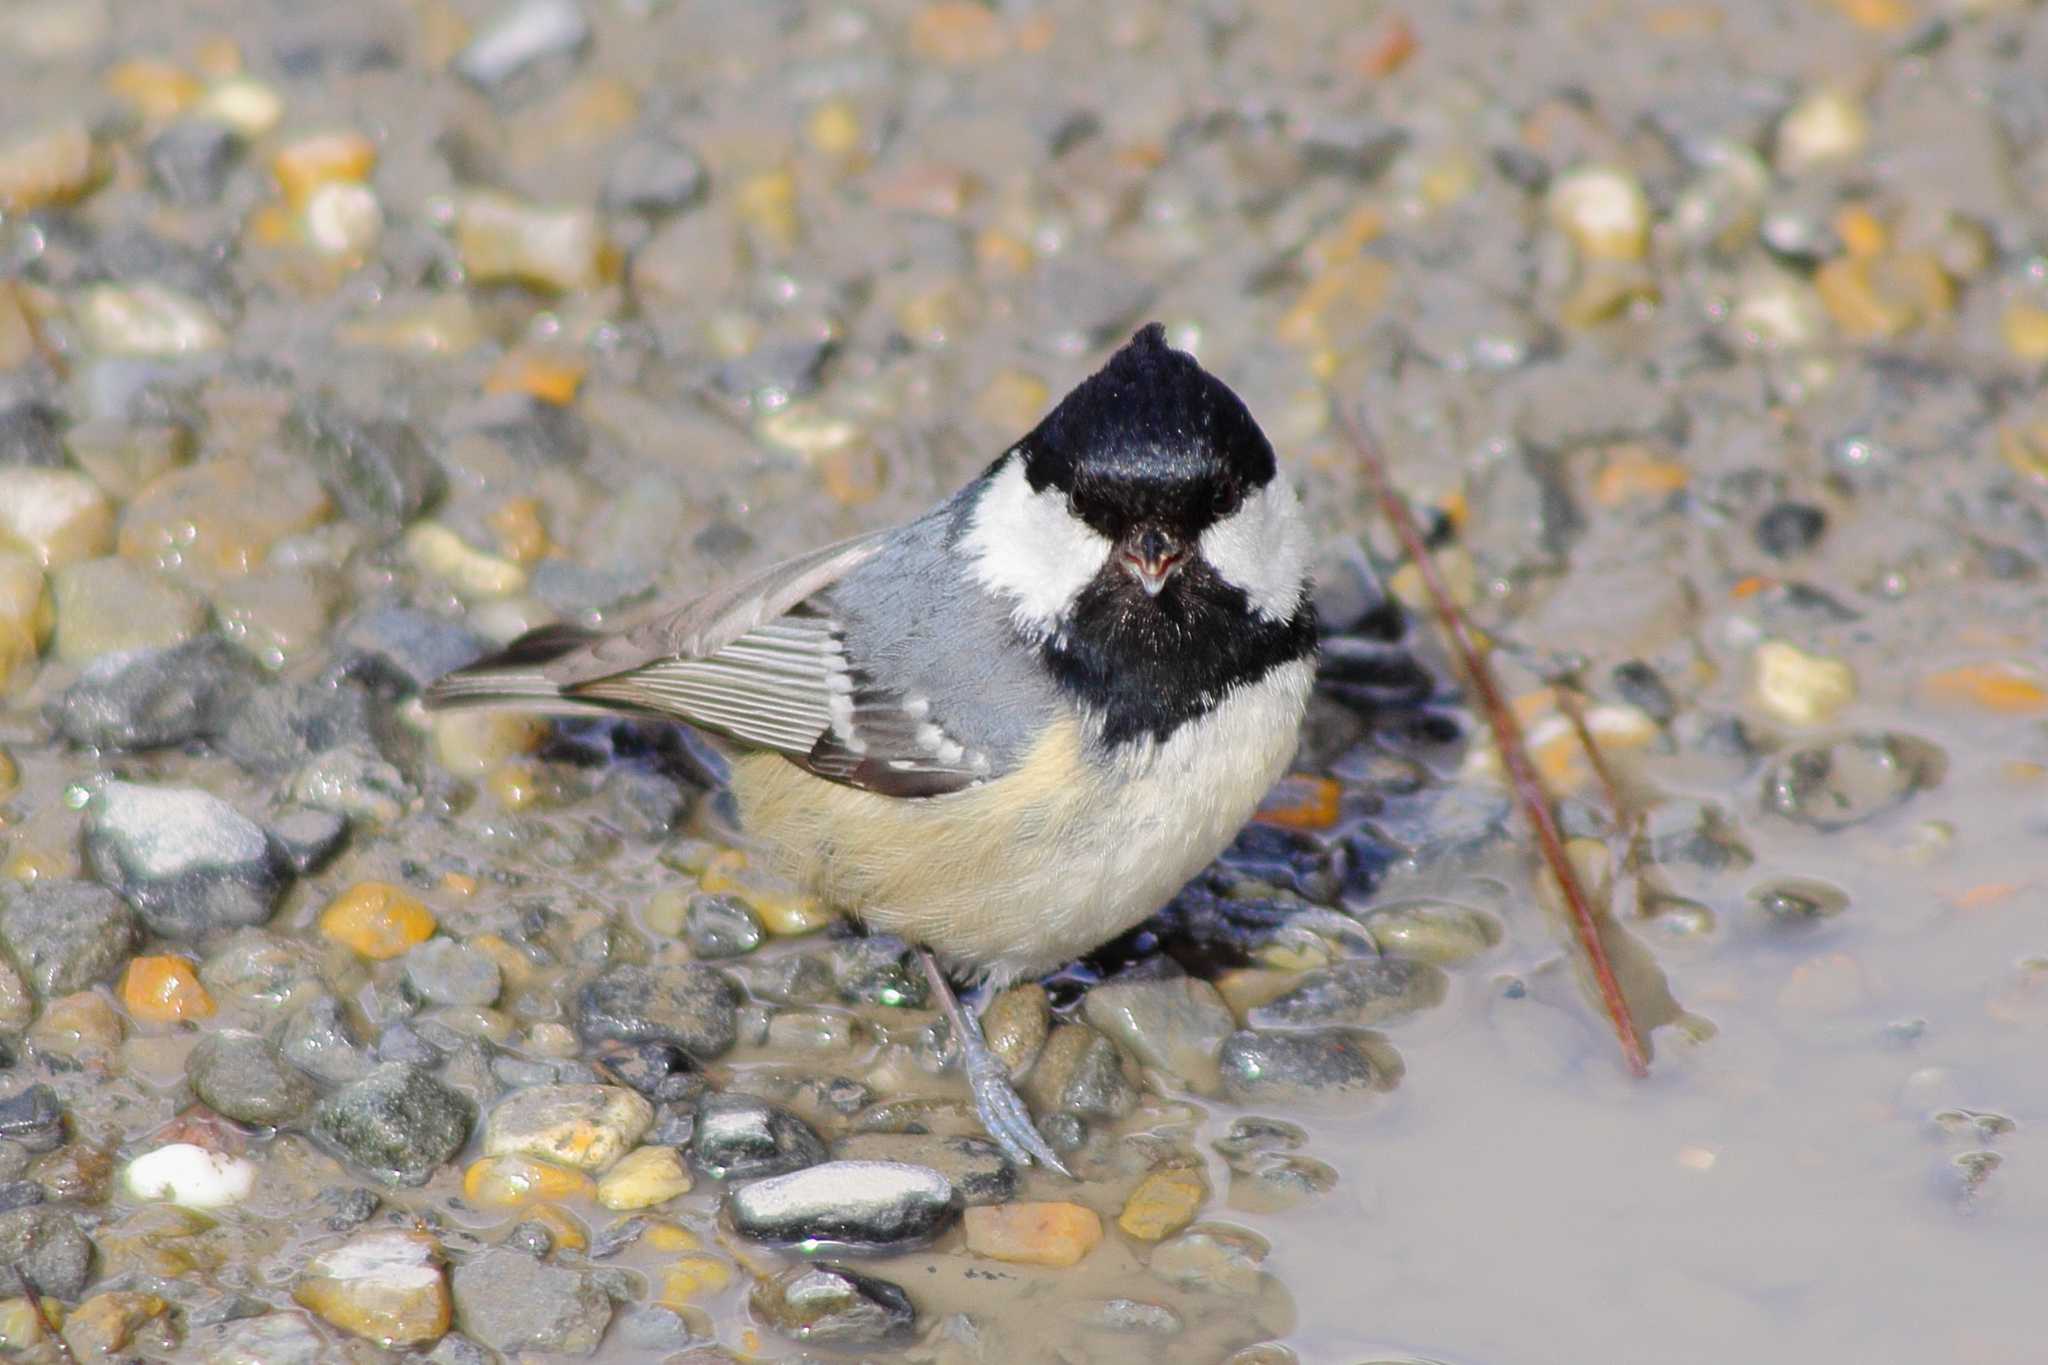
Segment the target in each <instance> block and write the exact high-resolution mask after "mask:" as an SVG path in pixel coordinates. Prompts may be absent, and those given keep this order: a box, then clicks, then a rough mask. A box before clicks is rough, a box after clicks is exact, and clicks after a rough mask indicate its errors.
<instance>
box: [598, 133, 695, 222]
mask: <svg viewBox="0 0 2048 1365" xmlns="http://www.w3.org/2000/svg"><path fill="white" fill-rule="evenodd" d="M705 182H706V176H705V174H704V161H703V158H701V157H699V156H698V155H697V153H696V152H694V151H692V150H691V149H690V148H688V147H686V146H684V145H683V144H682V143H680V142H677V141H675V140H674V139H672V138H667V137H662V136H660V135H658V134H656V135H649V136H642V137H636V138H633V139H632V140H631V141H629V142H627V143H626V145H625V146H624V147H622V148H620V150H619V154H618V155H617V156H616V157H614V158H613V159H612V164H611V169H610V170H608V171H607V172H606V173H605V178H604V206H605V207H606V208H608V209H610V210H611V211H612V212H614V213H645V214H662V213H680V212H681V211H682V210H684V209H687V208H690V207H691V206H692V205H694V204H696V203H697V201H698V200H700V199H702V198H703V197H704V189H705Z"/></svg>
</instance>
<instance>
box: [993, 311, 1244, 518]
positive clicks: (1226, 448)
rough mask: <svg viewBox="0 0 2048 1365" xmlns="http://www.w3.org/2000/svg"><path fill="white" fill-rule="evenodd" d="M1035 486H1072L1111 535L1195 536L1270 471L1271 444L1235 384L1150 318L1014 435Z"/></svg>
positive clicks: (1083, 507)
mask: <svg viewBox="0 0 2048 1365" xmlns="http://www.w3.org/2000/svg"><path fill="white" fill-rule="evenodd" d="M1017 449H1018V450H1019V451H1020V452H1021V453H1022V455H1023V458H1024V473H1025V477H1026V478H1027V479H1028V480H1029V481H1030V483H1031V487H1032V489H1033V490H1034V491H1043V490H1044V489H1045V488H1047V487H1048V486H1050V487H1054V488H1057V489H1059V490H1060V491H1062V492H1064V493H1066V494H1067V495H1068V496H1069V498H1070V499H1071V500H1072V505H1073V508H1074V511H1075V512H1076V513H1077V514H1078V515H1080V516H1081V517H1083V518H1084V519H1085V520H1087V521H1088V522H1089V524H1091V525H1093V526H1094V527H1095V528H1096V529H1097V530H1099V531H1101V532H1102V533H1103V534H1105V535H1109V536H1118V535H1121V534H1122V533H1123V532H1124V531H1125V530H1127V529H1128V528H1129V527H1131V526H1133V525H1136V524H1138V523H1140V522H1151V523H1156V524H1158V525H1161V526H1163V527H1165V528H1167V529H1170V530H1176V531H1179V532H1182V533H1183V534H1186V535H1189V536H1194V535H1198V534H1199V533H1200V532H1201V530H1202V529H1203V528H1205V527H1207V526H1208V525H1210V524H1211V523H1213V522H1214V521H1216V520H1217V519H1218V518H1219V517H1223V516H1227V515H1229V513H1231V512H1232V511H1234V510H1236V508H1237V506H1238V504H1239V503H1241V502H1243V501H1244V498H1245V496H1246V495H1247V494H1248V493H1251V492H1253V491H1255V490H1257V489H1258V488H1261V487H1263V486H1264V485H1265V484H1266V483H1268V482H1269V481H1270V480H1271V479H1272V478H1273V472H1274V468H1275V461H1274V458H1273V447H1272V445H1271V444H1269V443H1268V442H1267V440H1266V437H1265V434H1264V433H1263V432H1261V431H1260V430H1259V425H1258V423H1257V422H1255V421H1253V420H1252V415H1251V412H1250V411H1249V410H1248V409H1247V408H1246V407H1245V405H1244V401H1243V400H1242V399H1240V398H1239V397H1238V396H1237V395H1236V394H1235V393H1233V392H1231V390H1230V386H1229V385H1227V384H1225V383H1224V382H1223V381H1222V380H1220V379H1218V378H1217V377H1216V376H1214V375H1212V374H1210V373H1209V372H1208V371H1207V370H1205V369H1203V368H1202V367H1201V365H1200V364H1199V363H1198V362H1197V361H1196V360H1195V358H1194V357H1193V356H1191V355H1189V354H1188V353H1187V352H1185V351H1177V350H1175V349H1174V348H1173V347H1171V346H1169V345H1167V344H1166V329H1165V328H1164V327H1162V326H1161V325H1160V324H1159V323H1156V322H1154V323H1151V324H1149V325H1147V326H1146V327H1145V328H1143V329H1142V330H1141V331H1139V332H1138V334H1137V335H1136V336H1134V337H1132V338H1131V339H1130V341H1129V342H1128V343H1127V344H1126V345H1125V346H1124V347H1123V349H1122V350H1120V351H1118V352H1117V353H1116V354H1115V355H1113V356H1111V357H1110V358H1109V363H1107V364H1106V365H1104V366H1103V367H1102V368H1101V369H1099V370H1097V371H1096V372H1095V373H1094V374H1092V375H1090V376H1088V378H1086V379H1084V380H1082V381H1081V382H1080V383H1079V384H1078V385H1076V386H1075V388H1074V390H1073V392H1071V393H1069V394H1068V395H1067V396H1066V397H1065V398H1063V399H1061V400H1060V402H1059V405H1058V406H1057V407H1055V408H1054V409H1053V410H1052V411H1051V412H1050V413H1048V414H1046V417H1045V420H1044V421H1042V422H1040V423H1039V424H1038V426H1037V427H1036V428H1034V429H1033V430H1032V432H1031V434H1030V435H1028V436H1026V437H1025V438H1024V439H1023V440H1022V441H1020V442H1018V443H1017Z"/></svg>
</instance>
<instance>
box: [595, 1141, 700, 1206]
mask: <svg viewBox="0 0 2048 1365" xmlns="http://www.w3.org/2000/svg"><path fill="white" fill-rule="evenodd" d="M692 1183H693V1182H692V1181H691V1179H690V1172H689V1168H688V1167H686V1166H684V1165H683V1158H682V1156H681V1154H679V1153H678V1152H677V1151H676V1149H675V1148H673V1147H638V1148H635V1149H634V1150H632V1151H630V1152H628V1153H626V1154H625V1155H624V1156H622V1157H620V1158H619V1159H618V1161H617V1163H616V1164H614V1165H613V1166H612V1168H611V1169H610V1170H608V1171H606V1172H605V1173H604V1175H603V1177H602V1178H601V1179H599V1180H598V1182H597V1202H598V1203H600V1204H602V1205H604V1206H605V1207H606V1208H608V1209H613V1210H617V1211H619V1212H624V1211H625V1210H627V1209H645V1208H652V1207H653V1206H654V1205H656V1204H661V1203H666V1202H667V1201H668V1200H671V1199H674V1198H675V1197H676V1196H677V1195H682V1194H688V1193H689V1192H690V1186H691V1184H692Z"/></svg>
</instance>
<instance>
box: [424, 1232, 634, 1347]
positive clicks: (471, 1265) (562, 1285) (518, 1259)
mask: <svg viewBox="0 0 2048 1365" xmlns="http://www.w3.org/2000/svg"><path fill="white" fill-rule="evenodd" d="M450 1282H451V1286H452V1288H453V1290H454V1294H455V1320H456V1321H457V1322H458V1323H460V1324H461V1325H462V1330H463V1332H464V1333H466V1334H467V1335H469V1336H471V1337H474V1338H475V1339H476V1340H477V1341H479V1342H481V1343H482V1344H483V1345H485V1346H488V1347H490V1348H491V1349H492V1350H494V1351H502V1352H505V1353H507V1354H511V1353H514V1352H520V1351H558V1352H560V1353H561V1354H563V1355H589V1354H590V1353H592V1352H593V1351H595V1350H596V1349H597V1346H598V1343H599V1342H600V1341H602V1340H603V1339H604V1333H605V1329H606V1328H607V1327H609V1326H610V1325H611V1320H612V1301H611V1298H610V1297H609V1296H608V1295H606V1293H605V1292H604V1290H603V1289H601V1288H600V1287H599V1286H598V1283H597V1281H596V1279H595V1278H594V1277H592V1276H591V1275H590V1274H589V1273H588V1272H585V1271H582V1270H577V1269H572V1268H570V1267H568V1266H562V1265H550V1264H548V1263H546V1262H544V1261H537V1260H535V1259H534V1258H533V1257H531V1256H529V1255H527V1254H525V1253H524V1252H520V1251H514V1250H510V1249H508V1248H504V1247H493V1248H491V1249H490V1250H487V1251H483V1252H479V1253H477V1254H476V1255H474V1256H471V1257H469V1258H468V1259H466V1260H465V1261H463V1262H462V1263H461V1264H460V1265H458V1266H456V1267H455V1272H454V1274H453V1275H452V1276H451V1277H450Z"/></svg>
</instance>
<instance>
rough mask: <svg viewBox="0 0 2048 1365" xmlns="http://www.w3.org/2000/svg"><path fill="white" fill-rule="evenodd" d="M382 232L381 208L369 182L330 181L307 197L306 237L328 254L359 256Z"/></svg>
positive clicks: (315, 246) (382, 210) (367, 249)
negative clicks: (367, 183) (363, 183)
mask: <svg viewBox="0 0 2048 1365" xmlns="http://www.w3.org/2000/svg"><path fill="white" fill-rule="evenodd" d="M383 232H384V209H383V206H382V205H380V204H379V203H378V202H377V193H376V191H375V190H372V189H371V188H370V187H369V186H368V185H362V184H357V183H356V182H354V181H351V180H330V181H328V182H327V183H326V184H324V185H322V186H320V187H319V188H318V189H316V190H314V191H313V193H312V195H311V196H310V197H309V198H308V199H307V200H306V240H308V241H310V242H311V243H312V244H313V246H314V248H315V249H316V250H319V251H324V252H326V253H327V254H328V255H330V256H361V255H364V254H366V253H368V251H369V250H370V248H372V247H374V246H376V245H377V239H378V237H380V236H382V235H383Z"/></svg>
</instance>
